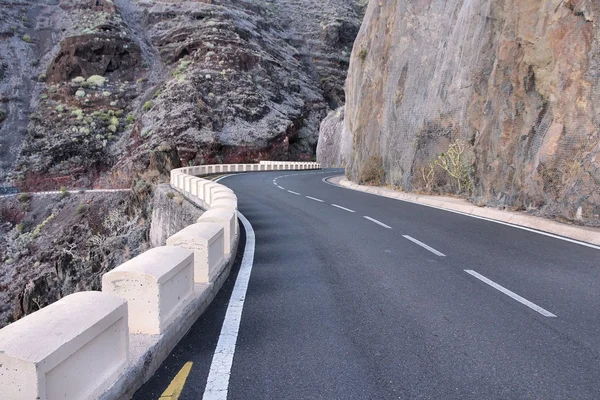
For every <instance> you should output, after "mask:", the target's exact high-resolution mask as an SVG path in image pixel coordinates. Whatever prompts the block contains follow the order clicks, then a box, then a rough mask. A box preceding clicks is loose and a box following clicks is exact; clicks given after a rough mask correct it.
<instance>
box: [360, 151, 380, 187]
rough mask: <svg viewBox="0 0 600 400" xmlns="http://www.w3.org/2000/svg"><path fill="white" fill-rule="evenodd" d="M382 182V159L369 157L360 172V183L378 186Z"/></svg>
mask: <svg viewBox="0 0 600 400" xmlns="http://www.w3.org/2000/svg"><path fill="white" fill-rule="evenodd" d="M384 182H385V171H384V170H383V159H382V158H381V156H379V155H377V156H371V157H369V158H368V159H367V161H366V162H365V163H364V165H363V167H362V168H361V170H360V183H364V184H368V185H375V186H379V185H383V183H384Z"/></svg>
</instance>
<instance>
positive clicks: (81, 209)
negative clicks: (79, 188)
mask: <svg viewBox="0 0 600 400" xmlns="http://www.w3.org/2000/svg"><path fill="white" fill-rule="evenodd" d="M86 210H87V207H86V205H85V204H82V203H79V204H78V205H77V214H83V213H84V212H85V211H86Z"/></svg>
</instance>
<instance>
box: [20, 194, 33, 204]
mask: <svg viewBox="0 0 600 400" xmlns="http://www.w3.org/2000/svg"><path fill="white" fill-rule="evenodd" d="M17 199H18V200H19V203H27V202H28V201H29V200H31V194H30V193H21V194H20V195H19V197H18V198H17Z"/></svg>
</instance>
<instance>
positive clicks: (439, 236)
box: [135, 170, 600, 400]
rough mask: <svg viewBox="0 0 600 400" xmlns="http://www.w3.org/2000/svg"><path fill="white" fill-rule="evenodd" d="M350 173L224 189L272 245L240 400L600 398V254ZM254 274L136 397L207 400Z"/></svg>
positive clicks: (238, 183)
mask: <svg viewBox="0 0 600 400" xmlns="http://www.w3.org/2000/svg"><path fill="white" fill-rule="evenodd" d="M336 173H337V174H338V175H339V173H340V171H339V170H326V171H318V172H314V171H308V172H283V171H282V172H273V173H253V174H252V173H251V174H240V175H235V176H230V177H227V178H226V179H223V180H221V181H220V183H222V184H224V185H226V186H229V187H231V188H232V189H233V190H234V191H235V192H236V194H237V196H238V201H239V211H240V212H241V213H242V214H243V215H244V216H245V217H246V218H247V219H248V221H249V222H250V224H251V225H252V228H253V233H254V235H255V239H256V249H255V252H254V262H253V264H252V270H251V275H250V280H249V284H248V290H247V293H246V296H245V301H244V302H243V313H242V317H241V322H240V323H239V333H238V334H237V338H236V337H235V335H234V338H233V339H234V340H233V343H234V344H235V348H234V350H235V353H234V357H233V363H232V365H231V369H230V371H229V370H228V368H226V369H225V370H219V371H217V372H216V374H217V375H218V374H220V375H221V376H220V378H224V379H226V380H227V379H229V381H228V383H229V386H228V398H229V399H478V400H480V399H598V398H600V358H599V356H600V249H598V248H594V247H587V246H582V245H578V244H576V243H570V242H567V241H563V240H560V239H557V238H552V237H548V236H543V235H539V234H536V233H534V232H529V231H525V230H521V229H517V228H514V227H510V226H506V225H501V224H496V223H494V222H490V221H485V220H481V219H475V218H470V217H468V216H464V215H460V214H455V213H451V212H446V211H443V210H439V209H433V208H428V207H424V206H421V205H416V204H411V203H405V202H400V201H398V200H394V199H389V198H384V197H378V196H374V195H370V194H366V193H362V192H355V191H351V190H348V189H345V188H341V187H337V186H334V185H331V184H328V183H326V182H324V181H323V178H325V177H328V176H332V175H336ZM244 240H245V239H244V237H243V238H242V241H244ZM241 248H242V249H243V243H242V247H241ZM240 253H241V252H240ZM240 262H241V254H240V255H238V262H237V264H236V266H235V267H234V270H233V272H232V275H231V277H230V278H229V280H228V281H227V282H226V284H225V286H224V288H223V290H222V291H221V292H220V293H219V295H218V297H217V298H216V299H215V301H214V302H213V304H211V306H210V307H209V309H208V310H207V312H206V313H205V314H204V315H203V316H202V317H201V318H200V319H199V320H198V322H197V323H196V324H195V325H194V327H193V328H192V329H191V331H190V332H189V334H188V335H187V336H186V337H185V338H184V339H183V340H182V341H181V342H180V343H179V345H178V346H177V347H176V349H175V350H174V351H173V353H172V354H171V355H170V356H169V357H168V359H167V360H166V361H165V363H164V364H163V365H162V366H161V368H160V369H159V370H158V371H157V373H156V374H155V376H154V377H153V378H152V379H151V380H150V381H149V382H148V383H147V384H145V385H144V386H143V387H142V388H141V389H140V390H139V391H138V392H137V394H136V396H135V399H144V400H146V399H159V398H162V399H167V398H169V399H171V398H177V396H179V398H180V399H202V398H203V396H204V393H205V390H206V386H207V378H208V376H209V371H211V363H212V360H213V353H214V352H215V348H216V346H217V342H218V341H219V337H220V335H221V327H222V325H223V321H224V319H225V314H226V312H227V309H228V301H229V298H230V296H231V292H232V288H233V287H234V283H235V280H236V278H237V277H238V273H237V271H238V268H239V265H240ZM241 275H242V274H240V276H241ZM230 339H231V337H230ZM227 342H228V343H230V342H231V340H229V341H227ZM232 350H233V349H232ZM186 366H187V367H186ZM184 367H185V368H184ZM212 368H213V369H215V368H214V366H213V367H212ZM212 372H213V373H215V371H212ZM178 386H179V388H177V387H178ZM163 394H164V396H163V397H161V395H163ZM204 398H205V399H208V398H209V396H208V395H207V396H204Z"/></svg>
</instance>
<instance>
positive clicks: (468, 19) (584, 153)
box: [324, 0, 600, 226]
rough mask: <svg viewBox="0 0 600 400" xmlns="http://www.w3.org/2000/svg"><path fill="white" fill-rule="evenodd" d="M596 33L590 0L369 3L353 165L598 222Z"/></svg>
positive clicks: (360, 42) (410, 186)
mask: <svg viewBox="0 0 600 400" xmlns="http://www.w3.org/2000/svg"><path fill="white" fill-rule="evenodd" d="M599 40H600V3H598V2H597V1H593V0H501V1H498V0H469V1H466V0H443V1H442V0H428V1H419V2H417V1H409V0H400V1H397V0H381V1H377V2H375V1H372V2H370V3H369V6H368V9H367V12H366V16H365V20H364V23H363V25H362V28H361V30H360V33H359V35H358V38H357V40H356V42H355V45H354V49H353V53H352V57H351V62H350V71H349V76H348V81H347V87H346V99H347V103H346V110H345V111H346V113H345V121H344V128H343V133H341V134H342V135H343V137H342V138H341V141H342V142H347V143H350V145H349V146H348V147H349V150H348V151H347V152H346V154H345V157H346V158H347V160H348V161H347V162H348V172H349V174H350V176H351V177H352V179H354V180H356V181H360V180H363V181H366V180H368V179H367V178H368V177H369V176H373V170H375V171H376V170H378V169H382V170H383V172H384V173H385V180H386V181H387V183H389V184H393V185H396V186H400V187H402V188H403V189H404V190H425V191H434V192H452V193H457V192H461V194H463V195H465V194H468V195H470V196H471V198H472V199H473V200H474V201H477V202H478V203H480V204H487V205H499V206H507V207H510V208H513V209H528V210H532V211H536V212H538V213H540V214H542V215H545V216H550V217H555V218H558V219H562V220H568V221H577V222H580V223H584V224H587V225H593V226H600V190H599V189H600V129H599V128H600V127H599V124H600V91H599V88H598V82H599V80H600V43H599ZM324 158H325V161H328V160H327V159H326V155H325V157H324ZM443 167H445V168H443ZM375 175H376V174H375Z"/></svg>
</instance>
